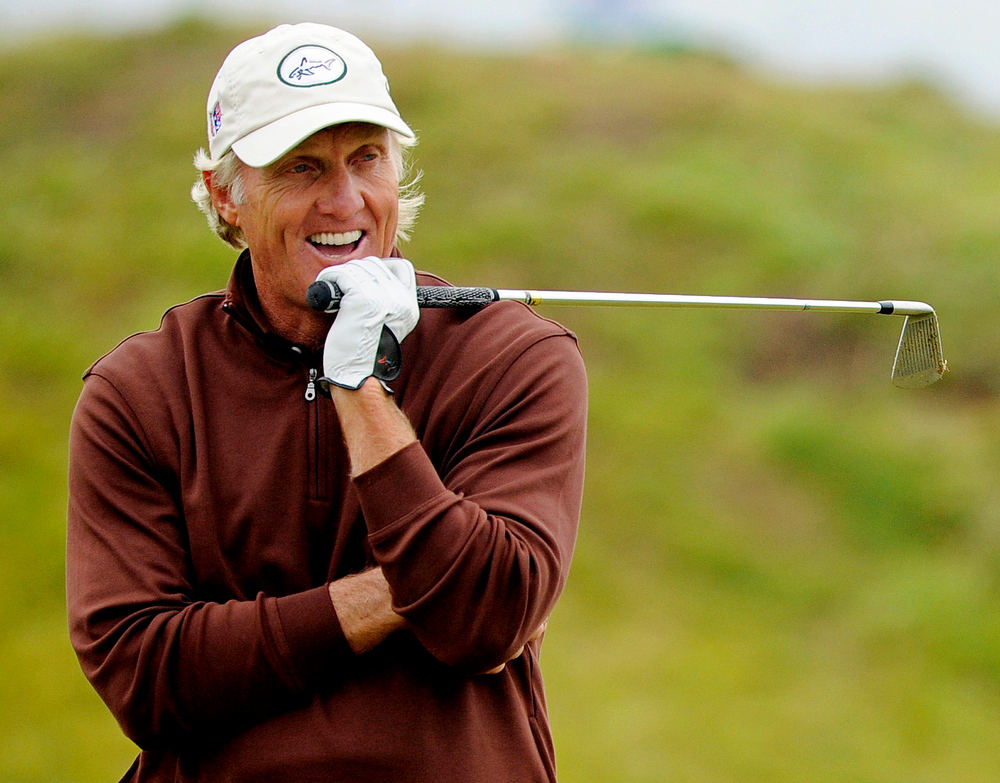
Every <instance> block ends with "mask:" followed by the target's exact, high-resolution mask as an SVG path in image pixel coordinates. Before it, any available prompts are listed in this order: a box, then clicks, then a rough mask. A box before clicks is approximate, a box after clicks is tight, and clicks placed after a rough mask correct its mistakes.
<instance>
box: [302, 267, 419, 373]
mask: <svg viewBox="0 0 1000 783" xmlns="http://www.w3.org/2000/svg"><path fill="white" fill-rule="evenodd" d="M316 279H317V280H325V281H328V282H332V283H336V284H337V286H338V287H339V288H340V290H341V294H342V296H341V300H340V311H339V312H338V313H337V318H336V320H335V321H334V322H333V325H332V326H331V327H330V331H329V333H328V334H327V336H326V346H325V348H324V351H323V372H324V375H325V376H326V377H325V380H327V381H329V382H330V383H333V384H336V385H337V386H341V387H343V388H345V389H358V388H360V387H361V384H362V383H364V382H365V380H366V379H367V378H369V377H371V376H372V375H374V374H375V362H376V360H377V358H378V350H379V340H380V339H381V338H382V328H383V327H386V328H387V329H388V330H389V331H390V332H391V333H392V335H393V337H395V339H396V342H397V343H401V342H402V341H403V339H404V338H405V337H406V335H408V334H409V333H410V332H411V331H412V330H413V327H414V326H416V325H417V321H418V320H419V319H420V309H419V308H418V307H417V278H416V273H415V272H414V270H413V265H412V264H411V263H410V262H409V261H407V260H406V259H403V258H376V257H374V256H369V257H367V258H359V259H355V260H353V261H348V262H347V263H344V264H338V265H337V266H331V267H327V268H326V269H324V270H323V271H322V272H320V273H319V275H318V276H317V277H316Z"/></svg>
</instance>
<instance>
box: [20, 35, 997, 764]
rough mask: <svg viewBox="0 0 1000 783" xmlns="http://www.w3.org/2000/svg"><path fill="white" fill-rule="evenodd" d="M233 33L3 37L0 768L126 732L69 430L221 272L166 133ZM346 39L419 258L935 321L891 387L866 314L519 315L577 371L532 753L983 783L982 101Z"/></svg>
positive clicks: (986, 446) (184, 138)
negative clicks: (555, 598)
mask: <svg viewBox="0 0 1000 783" xmlns="http://www.w3.org/2000/svg"><path fill="white" fill-rule="evenodd" d="M261 29H262V28H261ZM261 29H253V30H246V29H244V30H233V29H228V30H223V29H218V28H214V27H212V26H209V25H207V24H203V23H200V22H197V21H192V20H188V21H184V22H180V23H178V24H177V25H175V26H174V27H172V28H170V29H168V30H165V31H160V32H156V33H150V34H146V35H141V36H139V35H137V36H133V37H128V38H113V39H110V38H109V39H104V38H94V37H65V38H59V39H43V40H38V41H34V42H32V43H31V44H30V45H19V46H17V47H14V48H8V49H7V50H5V51H3V52H2V53H0V103H2V105H3V111H2V113H0V158H2V169H3V176H2V178H0V332H2V335H3V340H2V343H0V520H2V521H0V666H2V671H3V677H2V678H0V780H3V781H8V780H9V781H22V782H35V781H37V782H39V783H41V782H42V781H44V782H45V783H52V781H79V782H81V783H83V782H84V781H108V780H115V779H117V777H118V776H119V775H120V774H121V773H122V772H123V771H124V770H125V768H126V767H127V765H128V764H129V762H130V760H131V758H132V756H133V755H134V748H133V747H131V745H130V744H129V743H128V741H127V740H125V739H124V738H123V737H122V736H121V734H120V732H119V731H118V729H117V727H116V725H115V724H114V721H113V719H112V718H111V717H110V715H109V714H108V713H107V711H106V710H105V708H104V707H103V705H102V704H101V703H100V702H99V700H98V699H97V697H96V696H95V695H94V693H93V692H92V691H91V689H90V686H89V685H88V684H87V683H86V681H85V680H84V678H83V676H82V674H81V673H80V671H79V668H78V666H77V664H76V661H75V659H74V657H73V654H72V651H71V650H70V648H69V644H68V641H67V633H66V629H65V609H64V593H63V546H64V542H63V526H64V513H65V503H66V497H65V470H66V431H67V426H68V421H69V417H70V414H71V411H72V408H73V405H74V402H75V399H76V396H77V394H78V392H79V389H80V375H81V373H82V372H83V370H84V369H85V368H86V367H87V366H88V365H89V364H90V362H92V361H93V360H94V359H96V358H97V357H98V356H99V355H100V354H102V353H103V352H105V351H107V350H109V349H111V348H112V347H113V346H114V345H115V344H116V343H117V342H118V341H119V340H120V339H121V338H123V337H124V336H126V335H128V334H129V333H131V332H133V331H137V330H141V329H150V328H155V327H156V325H157V323H158V320H159V316H160V314H161V313H162V311H163V310H164V309H165V308H166V307H168V306H169V305H171V304H173V303H175V302H178V301H182V300H184V299H187V298H189V297H192V296H194V295H197V294H198V293H201V292H203V291H205V290H210V289H216V288H220V287H222V286H223V285H224V284H225V282H226V279H227V277H228V273H229V269H230V266H231V263H232V261H233V255H232V253H231V252H230V251H229V250H228V249H227V248H226V247H225V246H224V245H223V244H222V243H220V242H218V241H217V240H215V239H214V238H213V237H212V236H210V234H209V233H208V231H207V229H206V228H205V226H204V224H203V221H202V218H201V216H200V215H199V214H198V213H197V210H196V209H195V207H194V206H193V205H192V204H190V203H189V201H188V189H189V186H190V183H191V182H192V180H193V178H194V170H193V168H192V167H191V165H190V161H191V155H192V153H193V151H194V150H195V149H196V148H197V147H199V146H202V145H203V144H204V141H203V137H204V126H205V121H204V118H203V111H204V108H203V107H204V100H205V95H206V94H207V90H208V87H209V85H210V83H211V80H212V78H213V76H214V73H215V71H216V69H217V68H218V66H219V64H220V63H221V61H222V59H223V57H224V56H225V54H226V52H228V50H229V49H230V48H231V47H232V46H233V45H234V44H235V43H236V42H238V41H239V40H242V39H243V38H244V37H246V35H248V34H252V33H256V32H260V31H261ZM373 43H374V45H375V48H376V50H377V51H379V53H380V55H381V56H382V57H383V60H384V63H385V67H386V71H387V73H388V75H389V77H390V80H391V82H392V85H393V94H394V97H395V98H396V101H397V103H398V105H399V106H400V107H401V108H402V110H403V113H404V116H405V117H406V118H407V119H408V121H409V122H410V123H411V125H412V126H413V127H414V128H416V129H417V130H418V131H419V134H420V136H421V143H420V146H419V147H418V150H417V153H418V154H417V161H418V165H419V167H420V168H421V169H422V170H423V171H424V178H423V187H424V189H425V191H426V193H427V206H426V209H425V211H424V214H423V215H422V217H421V221H420V223H419V225H418V230H417V232H416V235H415V237H414V240H413V241H412V242H411V243H410V244H409V245H408V246H407V248H406V253H407V254H408V256H409V257H410V258H412V259H413V260H414V261H415V263H416V264H417V265H418V266H420V267H423V268H427V269H432V270H434V271H437V272H439V273H440V274H443V275H444V276H445V277H447V278H449V279H450V280H452V281H453V282H455V283H459V284H479V285H492V286H496V287H520V286H527V287H537V288H586V289H598V290H600V289H605V290H648V291H670V292H678V293H703V294H734V295H739V294H743V295H756V296H797V297H815V298H829V299H841V298H842V299H865V300H872V299H883V298H898V299H918V300H924V301H928V302H930V303H931V304H933V305H934V306H935V307H936V308H937V310H938V313H939V315H940V319H941V325H942V332H943V339H944V345H945V352H946V355H947V356H948V358H949V361H950V365H951V372H950V373H949V374H948V375H947V376H946V378H945V380H944V381H942V382H941V383H939V384H937V385H936V386H934V387H931V388H929V389H927V390H923V391H918V392H907V391H901V390H897V389H895V388H894V387H893V386H892V385H891V384H890V382H889V370H890V367H891V363H892V357H893V353H894V349H895V342H896V339H897V337H898V329H899V327H900V326H901V320H900V319H895V318H893V319H886V318H874V317H872V318H869V317H867V316H855V315H850V316H845V315H832V314H814V313H808V314H802V313H797V314H796V313H793V314H770V313H735V312H725V313H718V312H709V311H703V310H702V311H698V310H693V311H669V312H664V311H659V312H653V311H645V310H617V309H569V308H567V309H559V310H557V311H554V310H552V309H549V310H546V311H545V314H546V315H549V316H552V317H555V318H557V319H558V320H560V321H562V322H564V323H566V324H567V325H569V326H570V327H571V328H573V329H574V330H575V331H576V332H577V333H578V335H579V337H580V340H581V345H582V349H583V352H584V355H585V358H586V360H587V363H588V367H589V373H590V382H591V397H592V404H591V411H590V421H591V429H590V452H589V468H588V470H589V474H588V489H587V495H586V506H585V512H584V518H583V522H582V527H581V533H580V539H579V546H578V551H577V555H576V559H575V562H574V566H573V572H572V575H571V578H570V582H569V586H568V588H567V591H566V594H565V597H564V599H563V601H562V603H561V605H560V607H559V608H558V610H557V612H556V615H555V616H554V618H553V620H552V623H551V624H550V631H549V634H548V638H547V642H546V645H545V655H544V661H543V662H544V665H545V668H546V677H547V683H548V691H549V693H548V695H549V703H550V713H551V718H552V724H553V728H554V732H555V738H556V747H557V753H558V757H559V763H560V770H561V779H562V780H564V781H567V782H568V783H570V782H574V781H575V782H577V783H582V782H583V781H623V782H626V781H627V782H628V783H633V782H636V783H637V782H639V781H643V782H644V781H672V782H675V783H696V782H698V781H713V782H714V781H732V782H733V783H751V782H753V783H757V782H760V783H783V782H785V781H787V782H789V783H791V782H792V781H795V782H799V781H811V782H812V783H827V782H829V783H876V781H877V782H878V783H885V782H886V781H900V782H902V781H906V783H920V782H923V781H927V782H929V781H963V783H976V782H978V781H984V782H985V781H995V780H996V779H997V770H998V769H1000V612H998V609H1000V579H998V573H1000V572H998V565H1000V494H998V489H1000V486H998V485H1000V469H998V467H997V465H998V461H1000V419H998V416H997V395H998V393H1000V359H998V353H997V351H996V349H995V346H996V343H997V325H998V319H997V315H998V307H997V302H998V296H997V295H998V287H1000V274H998V268H997V264H996V262H995V255H996V253H997V250H998V248H1000V220H998V218H1000V187H998V184H1000V127H998V126H997V124H995V123H993V122H989V121H986V120H984V119H982V118H977V117H972V116H969V115H967V114H965V113H963V112H962V111H961V110H960V109H959V108H957V107H956V106H955V105H954V104H953V103H951V102H950V101H949V100H948V99H947V98H946V97H945V96H943V95H941V94H939V93H938V92H936V91H934V90H933V89H930V88H928V87H926V86H924V85H922V84H919V83H903V84H897V85H891V86H886V87H884V88H881V89H860V88H852V87H836V88H834V87H829V88H824V89H818V88H809V89H807V88H805V87H802V86H794V85H789V84H779V83H776V82H774V81H768V80H764V79H762V78H760V77H758V76H755V75H754V74H752V73H749V72H747V71H745V70H742V69H741V68H739V67H737V66H736V65H734V64H733V63H731V62H728V61H726V60H725V59H722V58H720V57H717V56H712V55H710V54H705V53H699V52H691V51H683V50H677V49H675V48H674V49H672V48H669V47H665V48H664V49H662V50H652V49H643V50H639V49H635V50H624V49H603V48H573V47H567V48H565V49H563V50H560V51H555V52H549V53H547V54H545V55H541V54H538V55H520V56H499V55H481V56H472V55H470V54H463V53H458V52H455V51H445V50H440V49H433V48H419V47H409V48H400V47H399V46H389V45H379V44H378V41H373Z"/></svg>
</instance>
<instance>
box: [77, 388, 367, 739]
mask: <svg viewBox="0 0 1000 783" xmlns="http://www.w3.org/2000/svg"><path fill="white" fill-rule="evenodd" d="M151 453H152V449H151V448H150V445H149V443H148V441H147V440H146V438H145V436H144V432H143V428H142V425H141V423H140V422H139V421H138V419H137V418H136V417H135V416H134V414H133V413H132V411H131V409H130V407H129V405H128V404H127V402H126V401H125V399H124V398H123V397H122V396H121V395H120V394H119V393H118V392H117V391H116V389H115V388H114V387H113V386H112V385H111V384H110V383H109V382H108V381H106V380H105V379H104V378H101V377H100V376H97V375H91V376H90V377H89V378H88V379H87V381H86V383H85V385H84V390H83V393H82V394H81V397H80V400H79V402H78V403H77V407H76V410H75V412H74V415H73V421H72V425H71V430H70V470H69V509H68V524H67V584H66V587H67V604H68V615H69V626H70V637H71V640H72V642H73V645H74V647H75V649H76V652H77V655H78V657H79V660H80V663H81V666H82V668H83V671H84V673H85V674H86V676H87V677H88V679H89V680H90V681H91V683H92V684H93V686H94V687H95V689H96V690H97V691H98V693H99V694H100V695H101V697H102V698H103V699H104V701H105V702H106V703H107V704H108V706H109V708H110V709H111V711H112V713H113V714H114V715H115V717H116V718H117V720H118V722H119V723H120V724H121V726H122V728H123V730H124V731H125V733H126V734H127V735H128V736H129V737H130V738H131V739H132V740H133V741H135V742H136V743H137V744H138V745H140V746H141V747H144V748H149V747H153V746H165V745H166V746H173V747H177V746H179V745H182V744H184V743H187V742H190V741H193V740H195V739H197V740H199V741H204V740H206V739H210V738H212V737H217V736H220V735H225V734H228V733H229V732H231V731H236V730H238V729H239V728H241V727H244V726H246V725H249V724H251V723H254V722H257V721H259V720H263V719H265V718H267V717H269V716H271V715H274V714H276V713H278V712H280V711H283V710H286V709H289V708H290V707H292V706H294V705H295V704H298V703H301V702H303V701H304V700H307V699H308V698H309V697H310V696H311V695H312V692H313V691H315V689H316V688H317V687H318V683H320V682H322V681H323V678H324V677H325V676H329V672H330V671H332V670H335V669H336V668H337V666H338V665H340V664H343V662H344V661H345V660H346V659H347V658H348V657H349V656H350V655H351V653H350V648H349V647H348V646H347V643H346V641H345V639H344V636H343V633H342V631H341V629H340V625H339V622H338V620H337V616H336V613H335V612H334V610H333V605H332V603H331V601H330V597H329V594H328V590H327V588H326V587H318V588H314V589H312V590H309V591H307V592H303V593H300V594H295V595H289V596H284V597H269V596H265V595H257V596H255V597H250V598H248V600H243V601H237V600H232V601H228V602H225V603H210V602H204V601H198V600H195V598H194V595H195V589H194V586H193V585H192V584H191V577H190V561H189V556H188V554H187V543H188V542H187V540H186V533H185V526H184V519H183V514H182V513H181V511H180V510H179V508H178V503H177V501H176V498H175V493H173V492H172V491H171V490H170V489H169V484H170V482H169V480H168V479H167V477H166V475H165V473H164V472H163V471H162V470H161V469H160V468H158V467H157V465H156V461H155V460H154V459H153V457H152V456H151Z"/></svg>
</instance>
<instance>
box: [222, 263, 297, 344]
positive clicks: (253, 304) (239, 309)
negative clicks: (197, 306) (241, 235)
mask: <svg viewBox="0 0 1000 783" xmlns="http://www.w3.org/2000/svg"><path fill="white" fill-rule="evenodd" d="M222 309H223V310H224V311H225V312H226V313H227V314H229V315H230V316H231V317H232V318H233V319H234V320H236V321H237V322H238V323H239V324H240V325H241V326H242V327H243V328H244V329H246V330H247V331H248V332H250V334H251V335H252V336H253V338H254V340H255V341H256V342H257V344H258V345H259V346H260V347H261V348H262V349H263V350H264V351H265V353H267V354H268V355H269V356H271V357H272V358H274V359H277V360H278V361H282V362H290V361H299V362H301V361H303V360H304V359H305V360H309V359H310V358H311V357H310V351H308V350H307V349H306V348H304V347H302V346H299V345H296V344H295V343H293V342H292V341H291V340H287V339H285V338H284V337H282V336H281V335H280V334H278V333H277V332H275V331H274V329H273V327H272V326H271V323H270V321H268V319H267V316H266V315H265V314H264V308H263V307H262V306H261V303H260V297H259V296H258V294H257V282H256V280H254V276H253V264H252V263H251V262H250V251H249V250H244V251H243V252H242V253H240V256H239V258H237V259H236V265H235V266H234V267H233V272H232V274H231V275H230V277H229V283H228V285H227V286H226V292H225V298H224V299H223V302H222Z"/></svg>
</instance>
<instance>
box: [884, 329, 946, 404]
mask: <svg viewBox="0 0 1000 783" xmlns="http://www.w3.org/2000/svg"><path fill="white" fill-rule="evenodd" d="M947 369H948V362H946V361H945V358H944V352H943V351H942V350H941V331H940V329H939V327H938V319H937V314H936V313H934V312H933V311H931V312H930V313H926V314H921V315H908V316H906V320H904V321H903V332H902V334H900V336H899V347H898V348H897V349H896V360H895V361H894V362H893V365H892V382H893V384H895V385H896V386H898V387H899V388H901V389H919V388H921V387H923V386H929V385H930V384H932V383H934V382H935V381H939V380H941V376H942V375H944V374H945V371H946V370H947Z"/></svg>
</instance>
